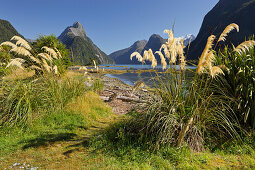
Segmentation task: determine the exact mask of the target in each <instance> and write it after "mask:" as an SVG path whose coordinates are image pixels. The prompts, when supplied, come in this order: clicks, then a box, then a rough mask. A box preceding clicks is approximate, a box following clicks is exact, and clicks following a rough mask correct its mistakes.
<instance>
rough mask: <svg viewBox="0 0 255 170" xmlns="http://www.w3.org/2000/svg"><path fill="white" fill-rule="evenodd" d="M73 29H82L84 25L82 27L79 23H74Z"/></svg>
mask: <svg viewBox="0 0 255 170" xmlns="http://www.w3.org/2000/svg"><path fill="white" fill-rule="evenodd" d="M73 27H74V28H81V27H82V25H81V23H79V22H78V21H76V22H75V23H73Z"/></svg>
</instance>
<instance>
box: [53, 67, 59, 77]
mask: <svg viewBox="0 0 255 170" xmlns="http://www.w3.org/2000/svg"><path fill="white" fill-rule="evenodd" d="M52 71H53V74H54V75H57V74H58V67H57V66H56V65H55V66H54V67H53V69H52Z"/></svg>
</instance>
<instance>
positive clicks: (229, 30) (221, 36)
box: [218, 23, 239, 42]
mask: <svg viewBox="0 0 255 170" xmlns="http://www.w3.org/2000/svg"><path fill="white" fill-rule="evenodd" d="M234 29H236V31H237V32H239V26H238V25H237V24H235V23H232V24H230V25H228V26H227V27H226V28H225V29H224V31H223V32H222V33H221V35H220V38H219V40H218V42H220V41H225V40H226V37H227V35H228V34H229V33H230V32H231V31H232V30H234Z"/></svg>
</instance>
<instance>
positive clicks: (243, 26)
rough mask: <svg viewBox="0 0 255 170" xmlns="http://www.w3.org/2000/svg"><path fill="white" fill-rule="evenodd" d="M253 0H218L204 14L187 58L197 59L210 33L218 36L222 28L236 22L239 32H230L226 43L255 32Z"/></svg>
mask: <svg viewBox="0 0 255 170" xmlns="http://www.w3.org/2000/svg"><path fill="white" fill-rule="evenodd" d="M254 18H255V0H220V1H219V2H218V3H217V4H216V5H215V7H214V8H213V9H212V10H211V11H210V12H208V13H207V14H206V16H205V17H204V20H203V23H202V26H201V28H200V31H199V33H198V35H197V38H196V39H195V40H194V41H193V42H192V43H191V46H190V49H189V52H188V54H189V56H188V59H198V57H199V56H200V55H201V53H202V50H203V49H204V47H205V45H206V41H207V38H208V37H209V36H210V35H211V34H214V35H217V36H219V35H220V34H221V32H222V31H223V30H224V28H225V27H226V26H227V25H229V24H231V23H236V24H238V25H239V27H240V32H239V33H236V32H232V33H231V34H230V35H229V36H228V37H227V41H226V44H228V43H230V42H231V43H233V44H234V45H237V44H239V43H241V42H243V41H244V40H245V38H248V37H249V36H252V35H254V33H255V22H254Z"/></svg>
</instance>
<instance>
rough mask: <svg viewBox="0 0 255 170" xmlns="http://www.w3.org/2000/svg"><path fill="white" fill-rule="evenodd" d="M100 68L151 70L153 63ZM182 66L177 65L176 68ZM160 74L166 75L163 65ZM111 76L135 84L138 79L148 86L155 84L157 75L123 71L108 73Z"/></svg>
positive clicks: (159, 69)
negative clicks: (120, 72)
mask: <svg viewBox="0 0 255 170" xmlns="http://www.w3.org/2000/svg"><path fill="white" fill-rule="evenodd" d="M99 68H104V69H115V70H133V71H137V70H150V69H152V67H151V65H100V66H99ZM179 68H180V67H179V66H178V65H177V66H176V69H177V70H178V69H179ZM187 69H196V67H194V66H187ZM157 70H158V72H161V73H159V75H160V76H162V75H164V74H165V73H162V71H163V70H162V66H158V67H157ZM106 75H107V76H108V77H111V78H118V79H119V80H121V81H122V82H123V83H125V84H128V85H131V86H133V85H134V83H135V82H136V81H143V82H144V83H145V84H146V85H148V86H153V85H154V83H155V81H154V79H155V77H156V76H157V75H156V73H155V72H142V73H140V72H139V73H129V72H127V73H122V74H106Z"/></svg>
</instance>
